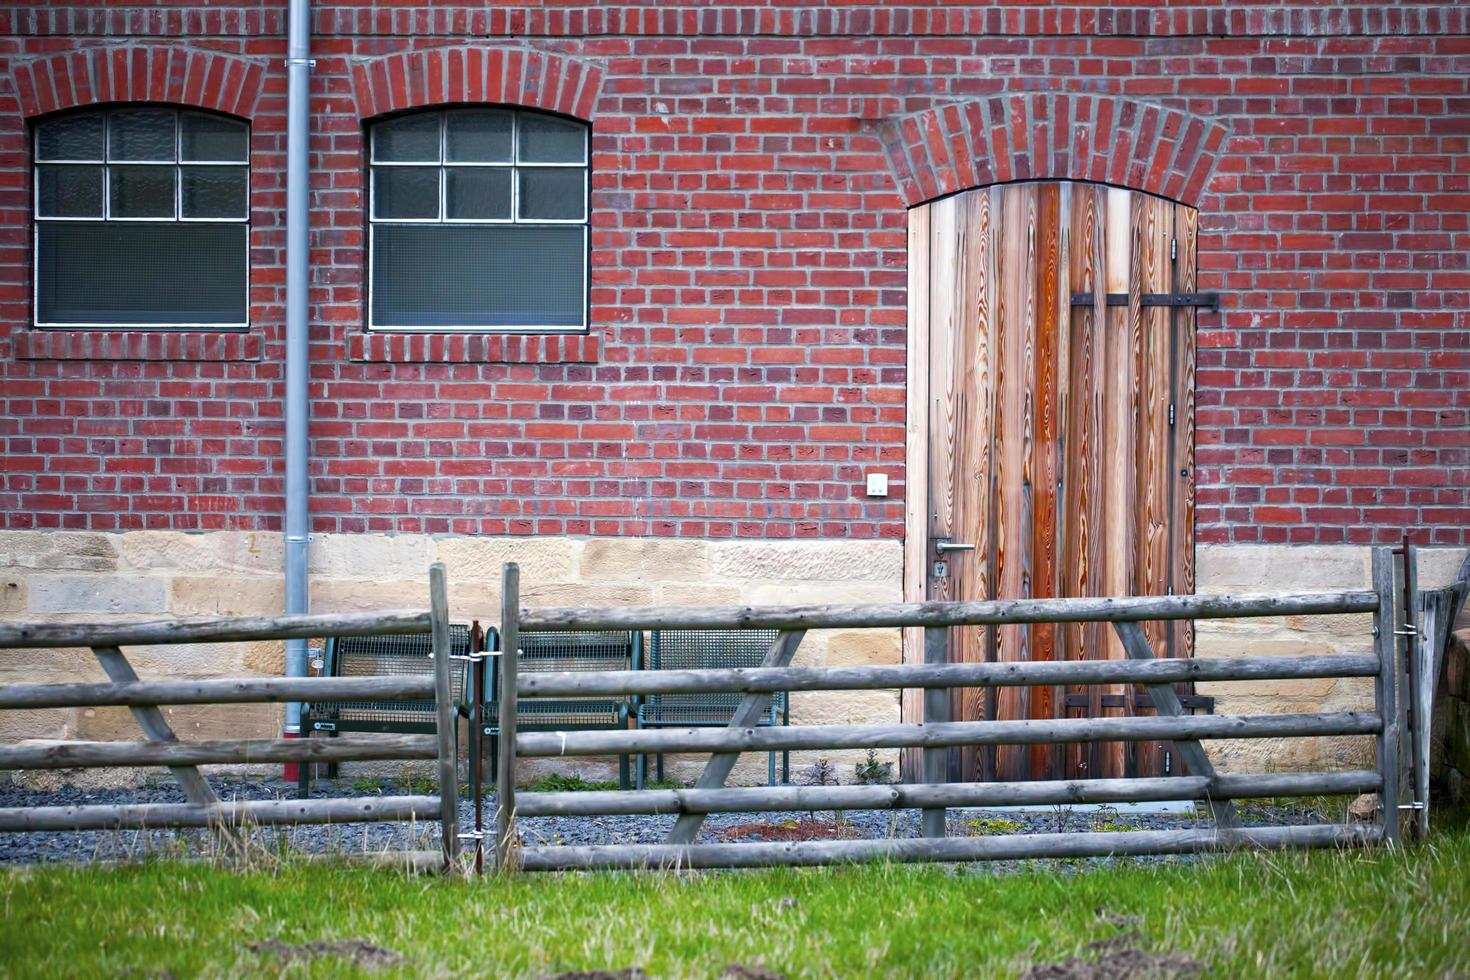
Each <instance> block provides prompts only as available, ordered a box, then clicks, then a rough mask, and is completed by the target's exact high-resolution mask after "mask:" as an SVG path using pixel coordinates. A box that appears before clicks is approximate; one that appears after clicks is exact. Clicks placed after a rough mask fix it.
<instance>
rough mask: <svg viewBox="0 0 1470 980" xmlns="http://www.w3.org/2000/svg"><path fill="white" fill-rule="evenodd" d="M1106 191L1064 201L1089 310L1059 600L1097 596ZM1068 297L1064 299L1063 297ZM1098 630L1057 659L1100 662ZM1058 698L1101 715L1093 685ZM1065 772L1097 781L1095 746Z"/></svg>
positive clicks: (1072, 635)
mask: <svg viewBox="0 0 1470 980" xmlns="http://www.w3.org/2000/svg"><path fill="white" fill-rule="evenodd" d="M1106 208H1107V202H1106V191H1105V190H1104V189H1103V188H1100V187H1097V186H1095V185H1091V184H1078V185H1076V186H1075V188H1074V191H1073V197H1072V212H1071V234H1070V239H1071V243H1072V248H1071V252H1070V254H1069V265H1070V274H1071V289H1070V290H1069V292H1087V293H1092V294H1093V295H1094V297H1095V300H1094V303H1093V305H1091V306H1079V307H1075V308H1074V309H1073V310H1072V312H1071V328H1072V335H1073V337H1072V342H1071V345H1070V347H1071V351H1072V355H1071V361H1070V364H1071V370H1070V372H1069V375H1068V377H1069V383H1068V385H1067V387H1068V389H1069V390H1070V392H1071V394H1070V396H1069V400H1068V418H1067V452H1066V455H1065V458H1064V462H1065V467H1066V473H1065V476H1064V478H1063V479H1064V483H1065V487H1066V492H1065V493H1064V494H1063V495H1062V499H1063V506H1064V508H1065V511H1064V512H1065V514H1066V517H1065V520H1064V521H1063V528H1064V530H1063V542H1064V543H1063V547H1064V549H1065V554H1066V558H1065V559H1064V561H1063V565H1064V574H1065V576H1066V577H1065V594H1066V595H1069V596H1087V595H1101V594H1102V588H1101V581H1102V578H1101V576H1102V573H1103V541H1104V528H1103V516H1104V512H1103V491H1102V459H1103V414H1104V413H1103V395H1104V387H1103V371H1102V370H1101V369H1100V368H1101V366H1102V358H1103V356H1104V340H1103V338H1104V331H1105V328H1106V325H1107V309H1106V306H1105V298H1104V291H1105V289H1106V285H1107V283H1106V279H1105V277H1104V274H1103V273H1104V271H1105V270H1104V268H1103V263H1104V251H1103V240H1104V230H1105V224H1106ZM1069 299H1070V297H1069ZM1103 627H1104V624H1099V623H1073V624H1069V625H1068V626H1067V627H1066V628H1065V629H1064V631H1063V633H1062V636H1063V639H1064V642H1065V644H1066V650H1065V653H1064V657H1065V659H1069V660H1086V659H1089V658H1092V657H1100V656H1105V655H1106V654H1105V647H1104V642H1105V639H1104V633H1103ZM1065 693H1072V694H1080V695H1082V696H1084V697H1086V698H1087V699H1088V707H1087V708H1084V709H1079V710H1078V711H1077V712H1076V714H1078V715H1087V714H1092V715H1097V714H1100V713H1101V705H1102V701H1101V694H1102V689H1101V688H1100V687H1098V686H1097V685H1087V686H1081V687H1074V688H1071V689H1070V690H1069V691H1067V692H1065ZM1067 771H1068V773H1069V774H1070V775H1071V776H1073V777H1074V778H1079V779H1085V778H1087V777H1089V776H1097V775H1100V774H1101V772H1102V769H1101V750H1100V748H1099V745H1098V743H1092V742H1089V743H1081V744H1073V745H1070V746H1068V749H1067Z"/></svg>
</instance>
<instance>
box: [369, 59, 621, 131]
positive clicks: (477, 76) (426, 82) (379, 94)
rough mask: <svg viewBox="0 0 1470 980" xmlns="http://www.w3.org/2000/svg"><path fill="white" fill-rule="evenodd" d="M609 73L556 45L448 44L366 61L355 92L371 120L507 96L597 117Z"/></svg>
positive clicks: (529, 105) (527, 104) (530, 105)
mask: <svg viewBox="0 0 1470 980" xmlns="http://www.w3.org/2000/svg"><path fill="white" fill-rule="evenodd" d="M602 76H603V71H602V68H601V67H599V66H598V65H596V64H593V63H592V62H589V61H583V60H581V59H578V58H568V57H565V56H563V55H558V54H553V53H551V52H549V51H537V50H535V49H532V48H522V47H497V46H486V45H483V44H475V45H446V46H443V47H436V48H428V49H425V50H420V51H402V52H399V53H397V54H390V55H383V56H381V57H378V58H369V59H365V60H363V61H360V62H358V63H357V64H355V65H354V66H353V69H352V91H353V96H354V98H355V99H356V101H357V113H358V116H359V117H360V118H363V119H370V118H372V117H374V116H381V115H385V114H387V113H390V112H402V111H404V110H406V109H423V108H428V107H431V106H441V105H446V104H454V103H461V104H470V105H476V104H480V103H502V104H505V105H513V106H520V107H522V108H526V109H540V110H543V111H545V112H554V113H558V114H560V115H564V116H571V117H573V118H576V119H581V120H583V121H587V122H590V121H591V120H592V118H593V114H594V111H595V109H596V105H597V98H598V95H599V94H600V93H601V90H602Z"/></svg>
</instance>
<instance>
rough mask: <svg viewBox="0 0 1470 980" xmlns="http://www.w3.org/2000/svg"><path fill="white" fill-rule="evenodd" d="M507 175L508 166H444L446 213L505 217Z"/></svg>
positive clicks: (508, 199) (466, 215)
mask: <svg viewBox="0 0 1470 980" xmlns="http://www.w3.org/2000/svg"><path fill="white" fill-rule="evenodd" d="M578 172H579V173H580V171H578ZM510 178H511V170H510V168H509V167H447V168H445V171H444V179H445V180H446V181H448V183H447V184H446V185H445V188H444V195H445V198H444V205H445V207H446V208H447V209H448V212H449V213H448V214H447V215H446V217H449V218H461V219H463V218H480V219H484V220H487V221H493V220H497V219H498V220H501V221H509V220H510Z"/></svg>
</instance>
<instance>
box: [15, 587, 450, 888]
mask: <svg viewBox="0 0 1470 980" xmlns="http://www.w3.org/2000/svg"><path fill="white" fill-rule="evenodd" d="M429 591H430V608H429V609H428V610H427V611H395V612H380V613H329V614H321V615H293V616H272V617H251V618H231V619H195V620H175V621H165V622H149V623H113V624H83V623H44V624H41V623H37V624H0V650H4V649H16V648H36V647H90V648H91V650H92V652H93V653H94V654H95V655H96V657H97V660H98V662H99V663H101V665H102V668H103V670H104V671H106V673H107V676H108V677H109V678H110V680H109V682H107V683H71V684H25V685H13V686H9V687H0V709H6V708H10V709H28V708H61V707H102V706H113V705H117V706H126V707H128V708H130V709H131V710H132V713H133V717H134V718H135V719H136V720H137V722H138V726H139V727H140V728H141V729H142V730H143V733H144V735H145V736H146V738H147V741H140V742H76V741H71V742H48V743H44V744H36V745H27V744H22V745H3V746H0V770H5V769H10V770H17V769H70V768H74V767H87V766H95V767H103V766H166V767H168V768H169V770H170V771H171V772H172V773H173V776H174V778H175V779H176V780H177V781H178V783H179V786H180V788H181V789H182V790H183V793H184V797H185V799H187V800H188V802H187V803H169V804H156V803H148V804H109V805H101V804H99V805H94V806H47V807H9V808H0V831H10V832H14V831H54V830H143V829H150V830H151V829H161V828H172V827H210V828H214V829H215V830H216V832H217V833H220V834H223V835H226V836H233V835H234V834H236V833H237V832H238V831H239V829H240V828H241V827H242V826H246V825H279V824H321V823H345V822H362V821H384V820H410V819H429V820H438V821H439V822H440V823H441V825H442V835H441V836H442V849H441V850H442V853H441V855H440V858H441V859H442V862H443V864H444V865H445V866H446V867H447V866H450V865H451V864H453V863H454V860H455V858H456V857H457V855H458V848H459V834H458V829H459V828H458V819H457V813H458V807H457V800H456V791H457V787H458V782H457V778H456V773H455V738H454V733H455V724H456V716H455V705H454V701H453V697H452V693H451V685H450V669H451V664H450V646H449V607H448V598H447V590H446V588H445V578H444V567H443V566H442V565H435V566H433V568H431V569H430V575H429ZM423 632H429V633H430V634H431V636H432V646H433V653H434V656H433V665H434V668H433V674H432V676H430V675H427V674H424V675H405V676H393V677H337V678H285V677H273V678H239V679H220V680H188V681H144V680H142V679H140V678H139V677H138V675H137V674H136V673H135V672H134V670H133V668H132V665H131V664H130V663H129V662H128V659H127V657H126V655H125V654H124V653H123V650H122V648H123V647H125V646H132V645H140V644H150V645H153V644H178V643H197V642H246V641H252V640H284V639H292V638H303V637H305V638H310V637H322V636H369V635H379V634H403V633H423ZM376 699H403V700H429V699H433V700H434V701H435V704H436V711H437V722H438V724H437V729H438V730H437V734H435V735H400V736H390V737H367V738H335V739H330V740H321V739H306V738H298V739H220V740H214V741H202V742H180V741H179V740H178V739H177V737H176V736H175V734H174V732H173V730H172V729H171V728H170V727H169V724H168V722H167V721H166V720H165V718H164V716H163V712H161V711H160V710H159V706H160V705H175V704H226V703H248V702H280V701H300V700H310V701H317V702H321V701H359V700H376ZM388 759H434V760H437V761H438V776H439V795H438V796H428V795H411V796H386V797H374V798H371V799H321V800H251V801H238V802H223V801H221V800H220V799H219V797H218V796H217V795H216V794H215V792H214V790H213V789H212V788H211V787H210V785H209V783H208V782H207V781H206V780H205V779H204V776H203V775H202V774H201V773H200V771H199V769H198V768H197V767H198V766H201V765H218V764H246V763H265V762H270V763H278V762H281V763H283V762H295V763H300V764H302V765H307V764H311V763H318V762H345V761H361V760H388ZM406 857H407V858H409V859H410V860H411V861H412V863H415V864H423V863H425V860H424V859H425V855H416V854H410V855H406Z"/></svg>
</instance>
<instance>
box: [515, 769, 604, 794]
mask: <svg viewBox="0 0 1470 980" xmlns="http://www.w3.org/2000/svg"><path fill="white" fill-rule="evenodd" d="M617 788H618V784H617V781H616V780H612V779H599V780H590V779H585V778H583V776H582V774H581V773H579V772H574V773H572V774H571V775H569V776H565V775H562V774H561V773H549V774H547V775H545V776H542V777H541V778H539V779H537V780H536V781H534V782H533V783H531V785H529V786H527V787H526V789H528V790H529V791H531V792H532V793H585V792H587V791H589V790H612V789H617Z"/></svg>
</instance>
